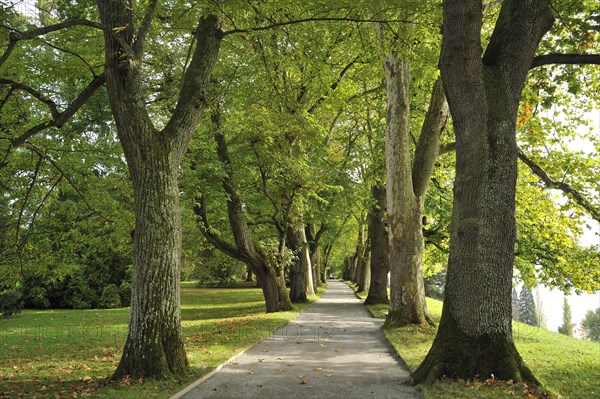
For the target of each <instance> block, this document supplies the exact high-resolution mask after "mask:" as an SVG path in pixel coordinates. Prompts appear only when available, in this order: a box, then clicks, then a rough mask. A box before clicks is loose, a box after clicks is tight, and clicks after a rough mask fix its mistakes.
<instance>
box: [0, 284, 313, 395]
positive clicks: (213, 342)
mask: <svg viewBox="0 0 600 399" xmlns="http://www.w3.org/2000/svg"><path fill="white" fill-rule="evenodd" d="M315 300H316V297H313V298H311V301H312V302H314V301H315ZM306 306H308V304H302V305H299V306H297V308H298V311H300V310H302V309H304V308H305V307H306ZM298 311H296V312H279V313H271V314H266V313H265V312H264V301H263V297H262V292H261V290H260V289H257V288H226V289H202V288H194V287H193V284H192V283H184V284H182V295H181V312H182V320H183V322H182V324H183V334H184V338H185V346H186V351H187V354H188V359H189V361H190V366H191V367H190V372H189V373H188V374H187V375H185V376H179V377H173V378H171V379H168V380H163V381H154V380H149V381H130V380H123V381H119V382H109V381H108V380H107V377H108V376H110V374H111V373H112V372H113V371H114V370H115V368H116V366H117V364H118V362H119V358H120V355H121V349H122V347H123V344H124V342H125V337H126V335H127V321H128V318H129V309H128V308H123V309H102V310H45V311H34V310H26V311H23V312H22V313H21V314H19V315H17V316H15V317H11V318H4V319H0V398H32V399H37V398H53V399H58V398H78V397H94V398H123V399H127V398H168V397H170V396H171V395H173V394H174V393H176V392H178V391H179V390H181V389H182V388H183V387H184V386H185V385H187V384H188V383H190V382H192V381H194V380H195V379H197V378H199V377H201V376H202V375H205V374H207V373H208V372H210V371H211V370H213V369H214V368H215V367H216V366H218V365H219V364H221V363H222V362H224V361H226V360H227V359H229V358H230V357H232V356H234V355H235V354H237V353H238V352H240V351H241V350H243V349H245V348H247V347H249V346H251V345H253V344H254V343H256V342H258V341H259V340H260V339H262V338H265V337H267V336H268V335H269V334H270V333H271V332H272V331H274V330H275V329H276V328H278V327H280V326H282V325H285V324H286V323H287V322H288V321H289V320H291V319H292V318H294V317H295V316H296V315H297V314H298Z"/></svg>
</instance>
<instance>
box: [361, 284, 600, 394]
mask: <svg viewBox="0 0 600 399" xmlns="http://www.w3.org/2000/svg"><path fill="white" fill-rule="evenodd" d="M358 295H359V297H362V298H364V297H366V293H359V294H358ZM427 306H428V308H429V311H430V313H431V315H432V317H433V318H434V320H435V321H436V322H439V319H440V317H441V314H442V302H440V301H436V300H434V299H430V298H427ZM369 310H370V311H371V313H372V314H373V315H374V316H375V317H380V318H383V317H385V312H387V310H388V307H387V305H374V306H369ZM384 332H385V335H386V337H387V338H388V340H389V341H390V342H391V343H392V345H393V346H394V348H395V349H396V351H397V352H398V354H399V355H400V356H401V357H402V359H404V361H405V362H406V364H407V365H408V367H409V368H410V369H411V370H415V369H416V368H417V367H418V366H419V364H420V363H421V362H422V361H423V359H424V358H425V356H426V355H427V352H428V351H429V348H430V347H431V344H432V342H433V339H434V337H435V333H436V329H435V328H431V327H429V326H407V327H402V328H395V329H386V330H385V331H384ZM513 334H514V337H515V343H516V346H517V349H518V351H519V353H520V354H521V356H522V357H523V360H524V361H525V363H526V364H527V365H528V366H529V367H530V369H531V370H532V371H533V373H534V374H535V375H536V377H537V378H538V379H539V380H540V382H541V383H542V384H543V388H544V390H542V391H540V392H532V391H530V390H529V389H528V388H527V387H526V386H523V385H521V384H513V383H505V382H500V381H494V380H489V381H486V382H477V381H475V382H473V381H458V382H456V381H448V380H442V381H439V382H437V383H435V384H433V385H432V386H424V385H422V386H419V389H420V390H421V391H422V392H423V395H424V396H425V398H427V399H430V398H436V399H456V398H469V399H471V398H490V399H492V398H493V399H508V398H511V399H515V398H532V397H536V396H538V397H555V398H564V399H567V398H569V399H591V398H600V343H595V342H589V341H582V340H580V339H576V338H571V337H567V336H565V335H561V334H557V333H553V332H550V331H547V330H544V329H541V328H537V327H531V326H529V325H526V324H521V323H516V322H515V323H513Z"/></svg>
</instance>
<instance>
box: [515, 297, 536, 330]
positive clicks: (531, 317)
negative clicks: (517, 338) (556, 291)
mask: <svg viewBox="0 0 600 399" xmlns="http://www.w3.org/2000/svg"><path fill="white" fill-rule="evenodd" d="M519 321H520V322H521V323H525V324H529V325H530V326H537V325H538V316H537V312H536V308H535V302H534V299H533V293H532V292H531V288H527V287H523V288H522V289H521V295H520V296H519Z"/></svg>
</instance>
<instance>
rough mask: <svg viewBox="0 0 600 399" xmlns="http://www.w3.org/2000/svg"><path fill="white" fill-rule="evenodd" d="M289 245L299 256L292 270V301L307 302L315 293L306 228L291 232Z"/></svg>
mask: <svg viewBox="0 0 600 399" xmlns="http://www.w3.org/2000/svg"><path fill="white" fill-rule="evenodd" d="M288 245H289V247H290V249H292V250H293V251H294V252H295V253H296V256H297V260H296V261H295V262H294V264H293V265H292V267H291V269H290V299H291V301H292V303H301V302H307V301H308V295H314V294H315V291H314V285H313V281H312V270H311V269H312V267H311V263H310V254H309V253H308V243H307V242H306V235H305V233H304V228H299V229H296V230H293V231H290V232H289V234H288Z"/></svg>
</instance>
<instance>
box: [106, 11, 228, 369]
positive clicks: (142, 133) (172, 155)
mask: <svg viewBox="0 0 600 399" xmlns="http://www.w3.org/2000/svg"><path fill="white" fill-rule="evenodd" d="M157 3H158V2H157V1H150V2H149V4H148V6H147V8H146V10H145V12H144V13H143V15H144V18H143V20H142V21H141V24H140V27H139V28H138V29H136V21H135V18H134V10H133V9H132V8H131V7H130V6H129V4H128V3H126V2H124V1H98V3H97V4H98V11H99V14H100V19H101V22H102V25H103V26H104V27H105V28H106V29H107V30H106V31H105V35H104V43H105V46H104V47H105V71H106V87H107V91H108V97H109V102H110V107H111V109H112V113H113V118H114V120H115V122H116V126H117V131H118V135H119V140H120V141H121V144H122V146H123V151H124V153H125V158H126V159H127V165H128V167H129V172H130V174H131V179H132V183H133V192H134V199H135V220H136V224H135V234H134V244H133V268H134V273H133V281H132V301H131V317H130V321H129V329H128V334H127V340H126V342H125V347H124V349H123V355H122V357H121V361H120V363H119V366H118V367H117V370H116V371H115V374H114V378H121V377H124V376H130V377H132V378H138V377H159V378H160V377H165V376H166V375H169V374H171V373H180V372H182V371H184V370H185V369H187V366H188V361H187V358H186V355H185V350H184V347H183V337H182V331H181V313H180V309H179V295H180V289H179V274H180V262H181V220H180V214H179V188H178V174H179V166H180V164H181V161H182V158H183V156H184V154H185V151H186V149H187V145H188V143H189V141H190V138H191V136H192V134H193V133H194V131H195V129H196V127H197V125H198V123H199V122H200V117H201V115H202V111H203V110H204V108H205V107H206V104H207V100H208V97H207V95H208V94H207V93H208V84H209V78H210V73H211V71H212V68H213V65H214V63H215V60H216V58H217V53H218V51H219V47H220V43H221V39H222V37H223V36H222V32H221V29H220V22H219V19H218V18H217V17H216V16H214V15H207V16H204V17H202V18H201V19H200V21H199V23H198V26H197V29H196V33H195V40H196V47H195V49H194V52H193V55H192V59H191V61H190V64H189V66H188V68H187V70H186V71H185V75H184V78H183V82H182V85H181V91H180V92H179V96H178V101H177V104H176V106H175V108H174V110H173V113H172V115H171V117H170V118H169V120H168V122H167V123H166V124H165V125H164V127H163V128H162V129H160V130H159V129H157V128H156V127H155V124H154V123H153V122H152V120H151V117H150V115H149V110H148V108H147V106H146V104H145V101H144V97H145V96H144V94H143V93H144V87H143V79H144V69H143V68H142V64H143V63H144V47H145V45H146V43H145V40H146V37H147V35H148V32H149V30H150V29H151V25H152V21H153V17H154V13H155V11H156V7H157Z"/></svg>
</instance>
